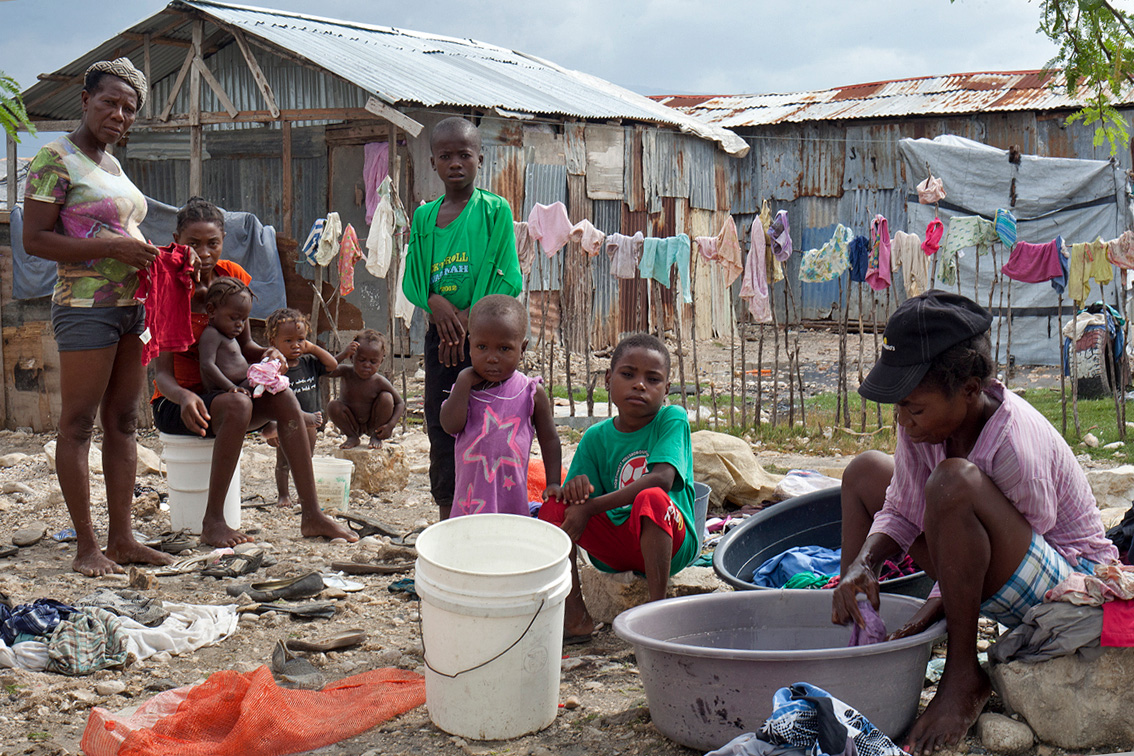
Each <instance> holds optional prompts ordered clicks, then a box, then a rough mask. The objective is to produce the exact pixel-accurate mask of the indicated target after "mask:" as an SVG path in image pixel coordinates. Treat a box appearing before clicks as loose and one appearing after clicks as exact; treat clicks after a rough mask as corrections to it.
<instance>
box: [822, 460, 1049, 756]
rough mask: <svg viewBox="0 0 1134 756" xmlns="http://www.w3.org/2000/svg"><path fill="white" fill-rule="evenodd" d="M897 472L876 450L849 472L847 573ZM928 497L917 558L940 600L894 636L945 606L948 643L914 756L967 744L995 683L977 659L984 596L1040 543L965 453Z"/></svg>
mask: <svg viewBox="0 0 1134 756" xmlns="http://www.w3.org/2000/svg"><path fill="white" fill-rule="evenodd" d="M893 472H894V461H893V459H892V458H891V457H889V456H887V455H885V454H882V453H879V452H867V453H865V454H862V455H860V456H859V457H857V458H856V459H855V460H854V461H853V462H851V464H850V465H849V466H848V467H847V469H846V471H845V472H844V474H843V481H844V482H843V492H842V508H843V542H842V546H843V567H844V571H845V569H846V566H847V565H848V564H849V563H850V561H853V560H854V559H855V558H856V556H857V555H858V553H859V551H860V550H861V548H862V545H863V543H864V542H865V540H866V536H867V533H868V532H869V530H870V525H871V522H872V521H873V519H874V516H875V515H876V514H877V513H878V512H879V511H880V510H881V509H882V505H883V503H884V501H885V495H886V487H887V486H888V485H889V482H890V479H891V477H892V476H893ZM925 503H926V511H925V532H924V533H923V534H922V536H920V537H919V538H918V540H917V541H915V542H914V544H913V545H912V546H911V547H910V556H912V557H913V558H914V561H915V562H917V564H918V565H919V566H920V567H922V568H923V569H925V571H926V572H927V573H929V575H930V576H932V577H934V578H935V579H936V580H937V581H938V584H939V585H940V588H941V599H940V600H938V601H935V600H933V599H931V600H930V601H927V602H926V606H925V607H923V609H922V610H921V611H919V612H918V614H917V615H915V616H914V618H913V619H911V620H910V623H909V624H907V626H906V627H904V628H902V629H901V630H899V631H898V632H897V633H896V634H895V635H908V634H910V633H911V632H916V631H918V630H920V629H924V627H927V626H928V625H929V624H930V623H931V622H932V621H934V619H935V616H934V615H936V614H937V613H938V612H939V611H940V610H941V608H942V607H943V608H944V613H945V622H946V627H947V629H948V633H949V646H948V651H947V652H946V657H945V671H944V674H943V675H942V677H941V682H940V684H939V685H938V688H937V694H936V695H935V696H934V697H933V700H932V701H930V703H929V706H928V707H927V708H926V710H925V712H924V713H923V714H922V715H921V716H920V717H919V718H918V720H917V721H916V722H915V723H914V725H913V727H912V728H911V729H910V732H909V735H908V736H907V737H906V743H905V747H906V750H908V751H909V752H910V753H912V754H914V756H921V755H922V754H928V753H932V752H933V751H934V750H936V749H938V748H941V747H943V746H946V745H951V744H954V743H957V742H958V741H960V739H961V738H963V737H964V736H965V733H966V732H967V731H968V729H969V727H971V726H972V724H973V723H974V722H975V721H976V719H977V717H978V716H979V715H980V713H981V711H982V710H983V709H984V705H985V703H986V702H987V701H988V697H989V695H990V692H991V686H990V684H989V680H988V676H987V675H986V674H985V672H984V670H982V669H981V667H980V664H979V663H978V662H977V646H976V643H977V618H978V617H979V616H980V606H981V602H982V601H983V600H985V599H987V598H989V597H991V596H992V595H994V594H995V593H996V592H997V591H998V590H999V589H1000V588H1001V586H1003V585H1004V584H1005V583H1006V582H1007V581H1008V579H1009V578H1011V577H1012V575H1013V574H1014V573H1015V571H1016V568H1017V567H1018V566H1019V564H1020V562H1021V561H1022V560H1023V558H1024V556H1025V555H1026V554H1027V551H1028V547H1029V545H1030V543H1031V540H1032V529H1031V526H1030V525H1029V524H1028V522H1027V520H1025V519H1024V517H1023V515H1021V514H1020V513H1019V512H1018V511H1017V510H1016V508H1015V507H1013V506H1012V504H1011V502H1009V501H1008V500H1007V499H1006V498H1005V497H1004V494H1003V493H1002V492H1001V491H1000V489H999V488H997V487H996V485H995V484H994V483H993V482H992V480H991V479H989V477H988V476H987V475H985V474H984V473H983V472H981V471H980V469H979V468H977V467H976V465H974V464H972V463H971V462H969V461H967V460H965V459H962V458H950V459H946V460H945V461H943V462H942V463H941V464H939V465H938V466H937V468H936V469H935V470H934V471H933V473H932V474H931V475H930V476H929V480H928V481H927V482H926V485H925ZM958 555H960V556H958ZM937 616H939V615H937Z"/></svg>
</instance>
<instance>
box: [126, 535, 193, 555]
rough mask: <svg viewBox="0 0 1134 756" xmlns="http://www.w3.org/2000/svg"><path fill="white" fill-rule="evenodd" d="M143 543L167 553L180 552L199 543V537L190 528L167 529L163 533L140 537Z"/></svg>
mask: <svg viewBox="0 0 1134 756" xmlns="http://www.w3.org/2000/svg"><path fill="white" fill-rule="evenodd" d="M138 540H140V541H141V542H142V543H143V544H145V545H146V546H149V547H150V548H151V549H157V550H158V551H164V552H165V553H166V554H180V553H181V552H182V551H188V550H189V549H191V548H193V547H194V546H196V545H197V542H198V539H197V537H196V536H194V535H192V534H191V533H190V532H189V531H188V530H167V531H165V532H164V533H162V534H161V535H159V536H157V537H154V538H151V537H149V536H146V537H144V538H139V539H138Z"/></svg>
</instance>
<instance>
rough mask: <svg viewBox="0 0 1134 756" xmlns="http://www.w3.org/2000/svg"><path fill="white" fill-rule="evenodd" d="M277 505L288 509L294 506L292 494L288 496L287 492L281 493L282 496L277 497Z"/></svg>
mask: <svg viewBox="0 0 1134 756" xmlns="http://www.w3.org/2000/svg"><path fill="white" fill-rule="evenodd" d="M276 506H277V507H283V508H284V509H288V508H290V507H294V506H295V504H294V503H292V501H291V497H290V496H288V495H287V494H280V497H279V498H278V499H276Z"/></svg>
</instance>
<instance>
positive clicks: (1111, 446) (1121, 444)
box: [1103, 441, 1126, 449]
mask: <svg viewBox="0 0 1134 756" xmlns="http://www.w3.org/2000/svg"><path fill="white" fill-rule="evenodd" d="M1124 446H1126V442H1125V441H1111V442H1110V443H1109V444H1107V445H1105V446H1104V447H1103V448H1104V449H1121V448H1122V447H1124Z"/></svg>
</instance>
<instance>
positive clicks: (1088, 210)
mask: <svg viewBox="0 0 1134 756" xmlns="http://www.w3.org/2000/svg"><path fill="white" fill-rule="evenodd" d="M900 148H901V151H902V158H903V160H904V161H905V175H906V180H907V182H908V184H909V188H910V192H911V194H910V198H909V200H908V201H907V204H906V214H907V218H908V221H907V229H906V230H907V231H908V232H909V233H914V234H917V235H918V236H920V237H922V238H924V237H925V227H926V225H928V223H929V222H930V221H931V220H933V215H934V208H933V206H932V205H922V204H920V203H918V201H917V194H916V191H915V190H914V187H915V186H916V185H917V184H918V183H919V182H920V181H922V180H923V179H924V178H925V176H926V168H927V166H928V169H929V170H930V171H931V172H932V173H933V175H934V176H936V177H938V178H940V179H942V180H943V181H944V183H945V191H946V192H947V193H948V196H947V197H946V198H945V199H944V200H943V201H942V202H941V205H940V216H941V220H942V221H943V222H944V223H945V230H946V238H947V237H948V229H949V218H952V217H960V216H966V215H979V216H982V217H984V218H987V219H989V220H992V219H993V217H994V216H995V214H996V210H997V209H998V208H1004V209H1006V210H1011V211H1012V213H1013V214H1014V215H1015V216H1016V220H1017V238H1018V240H1019V241H1026V242H1033V243H1035V244H1044V243H1046V242H1049V241H1051V240H1052V239H1054V238H1055V237H1057V236H1062V237H1063V240H1064V242H1066V243H1068V244H1073V243H1076V242H1089V241H1094V240H1095V239H1097V238H1099V237H1101V238H1102V239H1103V240H1109V239H1113V238H1115V237H1116V236H1118V235H1119V234H1121V233H1122V232H1123V231H1124V230H1126V228H1127V227H1128V225H1129V218H1130V213H1129V211H1128V210H1127V192H1126V181H1125V177H1124V176H1123V174H1122V171H1121V169H1120V168H1119V167H1118V166H1117V165H1114V164H1111V163H1110V162H1107V161H1102V160H1075V159H1070V158H1044V157H1036V156H1033V155H1022V156H1021V157H1020V163H1019V165H1016V164H1013V163H1011V162H1009V160H1008V152H1007V151H1006V150H1000V149H997V148H995V147H989V146H988V145H986V144H981V143H980V142H974V141H972V140H969V139H964V138H962V137H957V136H952V135H947V136H939V137H937V138H936V139H932V140H930V139H903V140H901V142H900ZM1013 179H1014V180H1015V193H1016V204H1015V206H1013V205H1012V204H1011V192H1012V182H1013ZM893 230H894V229H891V231H893ZM995 256H996V261H995V267H996V268H997V269H998V268H999V267H1000V266H1001V265H1003V264H1004V263H1005V262H1007V261H1008V255H1007V251H1006V250H1005V249H1004V247H1003V246H1001V245H997V250H996V253H995ZM977 267H978V263H977V255H976V251H975V250H974V249H968V250H966V251H965V256H964V257H963V258H961V259H960V260H959V261H958V276H957V280H958V281H959V286H960V288H959V291H960V293H961V294H964V295H965V296H967V297H971V298H973V299H976V301H978V302H979V303H980V304H981V305H983V306H985V307H988V305H989V294H990V292H991V293H992V295H993V298H992V310H993V314H996V315H1000V314H1001V313H1004V314H1005V315H1006V313H1007V303H1008V291H1007V288H1005V289H1004V292H1003V294H1004V296H1003V301H1001V292H1000V287H997V288H996V289H994V288H993V272H994V265H993V255H984V256H982V257H980V261H979V275H978V270H977ZM996 272H997V273H998V272H999V271H998V270H997V271H996ZM1116 272H1118V271H1117V270H1116ZM999 277H1000V282H1001V285H1004V286H1006V285H1011V287H1012V355H1013V356H1014V357H1015V360H1016V363H1017V364H1021V365H1057V364H1059V345H1060V338H1059V321H1058V316H1057V312H1058V306H1059V295H1058V294H1057V293H1056V291H1055V290H1054V289H1053V288H1052V287H1051V285H1050V284H1047V283H1042V284H1027V283H1018V282H1014V281H1009V279H1008V278H1007V277H1005V276H1003V275H1001V276H999ZM1117 282H1118V276H1117V275H1116V277H1115V281H1114V282H1112V283H1111V284H1108V285H1107V286H1106V290H1105V292H1100V290H1099V286H1098V284H1097V283H1092V288H1091V293H1090V296H1089V298H1088V300H1087V302H1088V303H1090V302H1094V301H1097V300H1098V299H1100V298H1104V299H1105V301H1107V302H1109V303H1111V304H1116V289H1115V285H1116V284H1117ZM938 287H939V288H947V289H949V290H951V291H958V288H957V286H956V285H954V286H943V285H942V284H940V283H938ZM1001 307H1003V309H1000V308H1001ZM1072 308H1073V305H1072V303H1071V302H1070V300H1069V299H1068V297H1067V295H1066V294H1064V297H1063V322H1064V323H1066V322H1067V321H1068V320H1069V319H1070V317H1071V316H1072V315H1073V314H1074V312H1073V309H1072ZM1000 320H1001V322H1000V323H999V325H1000V345H1001V346H1000V355H1001V358H1000V359H1001V361H1002V362H1004V361H1006V360H1005V356H1004V355H1005V353H1006V351H1005V350H1006V348H1007V343H1008V333H1007V319H1006V317H1002V318H1000ZM997 326H998V324H997V323H996V322H994V323H993V324H992V335H993V345H994V347H995V344H996V334H997Z"/></svg>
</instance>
